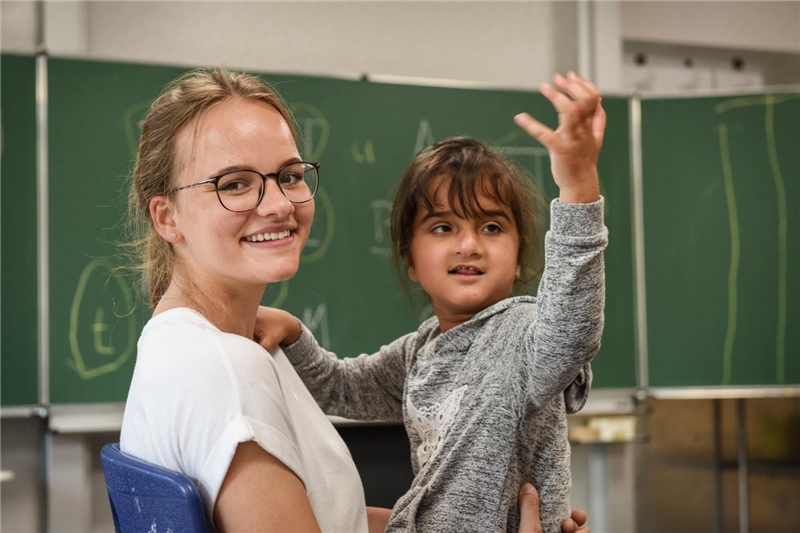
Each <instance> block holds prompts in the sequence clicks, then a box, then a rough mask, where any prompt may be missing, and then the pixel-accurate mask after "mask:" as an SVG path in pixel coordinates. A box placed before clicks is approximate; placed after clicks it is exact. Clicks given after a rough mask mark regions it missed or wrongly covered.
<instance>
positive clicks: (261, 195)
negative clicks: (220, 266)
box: [172, 161, 319, 213]
mask: <svg viewBox="0 0 800 533" xmlns="http://www.w3.org/2000/svg"><path fill="white" fill-rule="evenodd" d="M292 165H310V166H311V167H313V168H314V171H315V172H316V173H317V185H316V187H314V190H313V191H311V196H310V197H309V198H308V200H303V201H302V202H297V201H295V200H292V199H291V198H289V197H288V196H287V195H286V192H284V190H283V187H281V182H280V179H279V178H280V176H281V172H283V170H284V169H285V168H287V167H290V166H292ZM242 171H247V172H253V173H255V174H258V175H259V176H261V180H262V183H261V192H260V193H259V195H258V200H256V203H255V205H254V206H253V207H251V208H249V209H244V210H242V211H235V210H233V209H230V208H228V207H227V206H226V205H225V203H224V202H223V201H222V198H221V197H220V195H219V180H221V179H222V178H224V177H225V176H227V175H228V174H233V173H235V172H242ZM269 178H272V179H274V180H275V183H276V184H277V185H278V190H280V191H281V194H282V195H283V196H285V197H286V199H287V200H289V201H290V202H292V203H293V204H304V203H306V202H310V201H311V200H313V199H314V196H316V195H317V191H318V190H319V163H311V162H310V161H292V162H291V163H286V164H285V165H283V166H282V167H281V168H279V169H278V171H277V172H269V173H267V174H262V173H261V172H259V171H257V170H254V169H252V168H239V169H236V170H229V171H228V172H225V173H223V174H220V175H219V176H214V177H213V178H208V179H205V180H203V181H198V182H197V183H192V184H189V185H184V186H183V187H177V188H175V189H172V192H178V191H182V190H183V189H188V188H189V187H194V186H196V185H205V184H207V183H213V184H214V191H215V192H216V193H217V200H219V204H220V205H221V206H222V207H223V208H225V209H227V210H228V211H230V212H232V213H246V212H248V211H252V210H253V209H255V208H256V207H258V205H259V204H260V203H261V200H263V199H264V191H266V190H267V180H268V179H269Z"/></svg>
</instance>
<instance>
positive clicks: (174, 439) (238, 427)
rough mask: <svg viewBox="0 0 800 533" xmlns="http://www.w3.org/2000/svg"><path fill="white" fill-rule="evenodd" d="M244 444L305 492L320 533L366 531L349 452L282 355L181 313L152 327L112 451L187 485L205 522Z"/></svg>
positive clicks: (167, 313) (142, 342)
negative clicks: (282, 468) (180, 477)
mask: <svg viewBox="0 0 800 533" xmlns="http://www.w3.org/2000/svg"><path fill="white" fill-rule="evenodd" d="M251 440H253V441H256V442H257V443H258V444H259V445H260V446H261V447H262V448H264V450H266V451H267V452H269V453H270V454H272V455H273V456H275V457H276V458H277V459H279V460H280V461H281V462H282V463H283V464H285V465H286V466H287V467H289V468H290V469H291V470H292V471H293V472H294V473H295V474H297V477H299V478H300V480H301V481H302V482H303V483H304V484H305V488H306V492H307V494H308V499H309V502H310V503H311V508H312V509H313V510H314V515H315V516H316V519H317V522H318V523H319V525H320V527H321V528H322V531H330V532H351V531H352V532H358V531H367V515H366V507H365V502H364V488H363V486H362V485H361V479H360V478H359V476H358V471H357V470H356V467H355V465H354V464H353V460H352V457H351V456H350V452H349V450H348V449H347V446H346V445H345V443H344V442H343V441H342V439H341V438H340V437H339V434H338V433H337V432H336V430H335V429H334V427H333V426H332V425H331V423H330V422H329V421H328V419H327V418H326V417H325V415H324V414H323V412H322V411H321V410H320V408H319V407H318V406H317V404H316V402H315V401H314V399H313V398H312V396H311V394H310V393H309V392H308V390H307V389H306V388H305V386H304V385H303V383H302V381H300V378H299V377H298V376H297V374H296V373H295V371H294V369H293V368H292V365H291V364H290V363H289V361H288V360H287V359H286V356H285V355H284V354H283V352H282V351H280V350H277V351H275V353H273V354H272V355H270V353H268V352H267V351H265V350H264V349H263V348H262V347H261V346H259V345H258V344H257V343H255V342H253V341H251V340H249V339H246V338H244V337H241V336H239V335H232V334H229V333H223V332H221V331H219V329H217V328H216V327H214V326H213V325H212V324H211V323H210V322H208V320H206V319H205V318H204V317H203V316H202V315H200V314H198V313H196V312H194V311H192V310H191V309H187V308H178V309H171V310H169V311H165V312H164V313H161V314H159V315H157V316H155V317H154V318H152V319H151V320H150V321H149V322H148V323H147V324H146V325H145V327H144V330H143V331H142V336H141V337H140V338H139V346H138V355H137V359H136V367H135V369H134V372H133V379H132V381H131V388H130V391H129V393H128V400H127V403H126V405H125V415H124V417H123V420H122V432H121V435H120V447H121V448H122V451H124V452H126V453H129V454H131V455H134V456H136V457H140V458H142V459H144V460H147V461H150V462H152V463H155V464H158V465H162V466H164V467H166V468H170V469H172V470H178V471H181V472H183V473H184V474H186V475H187V476H189V478H191V479H192V481H194V482H195V483H196V484H197V486H198V488H199V489H200V494H201V496H202V498H203V503H204V505H205V509H206V513H207V514H208V516H209V521H210V517H211V515H212V512H213V508H214V503H215V502H216V499H217V495H218V494H219V489H220V487H221V486H222V481H223V480H224V479H225V475H226V473H227V471H228V467H229V466H230V463H231V460H232V459H233V455H234V453H235V452H236V447H237V445H238V444H239V443H240V442H247V441H251ZM264 497H265V498H269V495H265V496H264Z"/></svg>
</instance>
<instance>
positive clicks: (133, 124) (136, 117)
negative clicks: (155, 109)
mask: <svg viewBox="0 0 800 533" xmlns="http://www.w3.org/2000/svg"><path fill="white" fill-rule="evenodd" d="M151 103H152V101H151V100H146V101H144V102H138V103H136V104H133V105H132V106H130V107H129V108H128V109H126V110H125V113H123V114H122V125H123V127H124V128H125V139H126V140H127V141H128V148H129V149H130V151H131V153H132V154H135V153H137V152H138V151H139V137H140V136H141V134H142V123H143V122H144V116H145V114H147V110H148V109H150V104H151Z"/></svg>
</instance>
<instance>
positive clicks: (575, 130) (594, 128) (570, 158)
mask: <svg viewBox="0 0 800 533" xmlns="http://www.w3.org/2000/svg"><path fill="white" fill-rule="evenodd" d="M553 84H554V85H555V87H556V88H553V87H551V86H550V85H549V84H547V83H542V84H541V85H540V86H539V90H540V91H541V93H542V95H544V97H545V98H547V99H548V100H550V102H551V103H552V104H553V107H554V108H555V109H556V111H557V112H558V127H557V128H556V129H555V130H552V129H550V128H549V127H547V126H545V125H544V124H542V123H541V122H539V121H538V120H536V119H534V118H533V117H532V116H530V115H529V114H528V113H520V114H519V115H517V116H516V117H514V122H516V123H517V125H518V126H520V127H521V128H522V129H523V130H525V131H526V132H527V133H528V134H529V135H530V136H531V137H533V138H534V139H536V140H537V141H539V142H540V143H541V144H542V145H543V146H544V147H545V148H547V151H548V152H549V153H550V168H551V170H552V172H553V179H554V180H555V182H556V185H558V187H559V189H560V191H561V194H560V197H559V200H560V201H561V202H569V203H587V202H594V201H596V200H597V199H598V198H599V196H600V185H599V182H598V177H597V158H598V155H599V154H600V148H601V147H602V146H603V136H604V134H605V129H606V113H605V111H604V110H603V106H602V105H601V103H600V100H601V98H600V91H599V90H598V89H597V87H595V86H594V84H593V83H592V82H590V81H589V80H586V79H584V78H581V77H580V76H578V75H577V74H575V73H574V72H570V73H569V74H568V75H567V77H566V78H565V77H563V76H561V75H559V74H556V75H555V76H554V77H553Z"/></svg>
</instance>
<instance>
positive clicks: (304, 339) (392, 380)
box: [283, 325, 416, 420]
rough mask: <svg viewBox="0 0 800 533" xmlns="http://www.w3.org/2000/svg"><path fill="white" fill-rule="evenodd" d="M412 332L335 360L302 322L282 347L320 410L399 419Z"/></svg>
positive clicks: (359, 417)
mask: <svg viewBox="0 0 800 533" xmlns="http://www.w3.org/2000/svg"><path fill="white" fill-rule="evenodd" d="M415 336H416V333H409V334H408V335H405V336H404V337H401V338H399V339H397V340H395V341H394V342H392V343H391V344H389V345H387V346H382V347H381V349H380V350H379V351H378V352H376V353H374V354H370V355H368V354H362V355H360V356H358V357H350V358H345V359H339V358H338V357H337V356H336V354H334V353H332V352H329V351H327V350H325V349H324V348H322V347H321V346H320V345H319V344H318V343H317V341H316V339H315V338H314V335H313V334H312V333H311V331H309V329H308V328H307V327H306V326H305V325H303V332H302V334H301V335H300V338H299V339H298V340H297V342H295V343H294V344H292V345H290V346H285V347H283V351H284V353H286V356H287V357H288V359H289V361H290V362H291V363H292V366H294V369H295V371H296V372H297V374H298V375H299V376H300V378H301V379H302V380H303V383H304V384H305V385H306V387H307V388H308V390H309V391H310V392H311V394H312V396H313V397H314V399H315V400H316V401H317V404H319V406H320V407H321V408H322V410H323V411H324V412H325V413H326V414H329V415H334V416H342V417H345V418H350V419H353V420H401V419H402V417H403V412H402V398H403V384H404V382H405V377H406V356H407V355H408V354H409V353H410V350H411V349H412V344H413V342H414V338H415Z"/></svg>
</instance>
